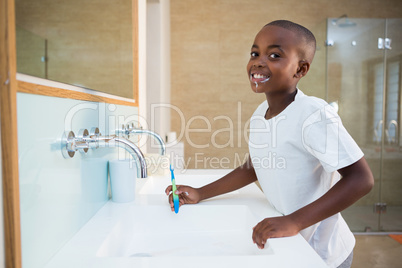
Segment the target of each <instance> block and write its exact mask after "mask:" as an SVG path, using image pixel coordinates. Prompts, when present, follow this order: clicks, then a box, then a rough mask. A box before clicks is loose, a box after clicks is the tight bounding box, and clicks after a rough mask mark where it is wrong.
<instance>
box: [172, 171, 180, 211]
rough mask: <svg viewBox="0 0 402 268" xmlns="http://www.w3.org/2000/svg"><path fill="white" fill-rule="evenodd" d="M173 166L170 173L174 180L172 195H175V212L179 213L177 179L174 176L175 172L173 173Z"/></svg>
mask: <svg viewBox="0 0 402 268" xmlns="http://www.w3.org/2000/svg"><path fill="white" fill-rule="evenodd" d="M173 170H174V169H173V166H172V165H170V175H171V180H172V196H173V205H174V212H175V213H176V214H177V213H179V196H178V195H177V194H176V190H177V188H176V181H175V178H174V173H173Z"/></svg>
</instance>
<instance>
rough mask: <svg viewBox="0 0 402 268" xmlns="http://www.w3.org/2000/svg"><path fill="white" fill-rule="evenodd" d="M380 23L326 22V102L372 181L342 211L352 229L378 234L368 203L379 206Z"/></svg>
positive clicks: (382, 25)
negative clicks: (334, 109) (371, 185)
mask: <svg viewBox="0 0 402 268" xmlns="http://www.w3.org/2000/svg"><path fill="white" fill-rule="evenodd" d="M385 25H386V20H385V19H348V18H345V17H343V18H340V19H339V18H338V19H335V18H329V19H328V20H327V41H326V45H327V101H328V102H337V103H338V106H339V111H338V113H339V115H340V117H341V118H342V122H343V124H344V126H345V127H346V129H347V130H348V131H349V133H350V134H351V135H352V137H353V138H354V139H355V141H356V142H357V143H358V145H359V146H360V148H361V149H362V150H363V152H364V154H365V157H366V159H367V161H368V163H369V165H370V168H371V170H372V172H373V175H374V178H375V186H374V188H373V190H372V191H371V192H370V193H369V194H368V195H367V196H365V197H363V198H362V199H361V200H359V201H358V202H357V203H356V204H354V205H353V206H351V207H350V208H348V209H346V210H345V211H343V212H342V215H343V216H344V218H345V220H346V221H347V222H348V224H349V226H350V228H351V229H352V231H355V232H364V231H379V229H380V228H379V219H380V217H379V215H380V214H378V213H375V212H373V207H374V204H377V203H381V201H380V200H381V199H380V195H381V193H382V189H381V178H382V159H381V157H382V154H383V152H382V145H383V144H382V143H383V136H384V135H383V132H384V131H383V125H384V124H383V116H384V113H383V110H384V109H383V105H384V104H383V92H384V79H383V77H384V72H385V67H384V53H385V50H384V49H379V48H378V45H379V42H378V40H379V38H384V36H385Z"/></svg>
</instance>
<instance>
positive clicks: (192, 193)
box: [165, 185, 200, 211]
mask: <svg viewBox="0 0 402 268" xmlns="http://www.w3.org/2000/svg"><path fill="white" fill-rule="evenodd" d="M176 188H177V190H176V194H177V195H178V196H179V206H181V205H184V204H197V203H198V202H200V194H199V192H198V190H197V189H195V188H193V187H190V186H185V185H177V186H176ZM165 193H166V195H168V196H169V204H170V208H171V210H172V211H174V205H173V195H172V185H169V186H168V187H167V188H166V190H165Z"/></svg>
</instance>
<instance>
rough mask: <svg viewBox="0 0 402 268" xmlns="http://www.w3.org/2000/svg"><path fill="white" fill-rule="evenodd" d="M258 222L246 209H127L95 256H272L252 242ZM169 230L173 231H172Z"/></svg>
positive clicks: (267, 250)
mask: <svg viewBox="0 0 402 268" xmlns="http://www.w3.org/2000/svg"><path fill="white" fill-rule="evenodd" d="M256 222H257V220H256V217H255V216H254V215H253V214H252V212H251V211H250V210H249V208H248V207H247V206H240V205H239V206H238V205H223V206H207V205H196V206H191V205H187V206H183V207H181V208H180V211H179V213H178V214H175V213H174V212H171V211H170V210H169V209H167V207H166V206H147V207H136V208H135V209H132V210H130V213H128V214H127V215H126V216H125V217H124V218H123V219H122V220H121V221H119V223H118V224H116V225H115V227H114V228H113V230H112V232H111V233H110V234H109V235H108V236H107V237H106V239H105V240H104V241H103V243H102V244H101V246H100V248H99V249H98V251H97V257H131V258H143V257H164V256H167V257H169V256H232V255H236V256H246V255H247V256H249V255H270V254H273V251H272V250H271V249H270V248H269V247H267V248H266V249H264V250H260V249H258V248H257V246H256V245H255V244H253V242H252V228H253V227H254V225H255V224H256ZM171 226H174V228H172V227H171Z"/></svg>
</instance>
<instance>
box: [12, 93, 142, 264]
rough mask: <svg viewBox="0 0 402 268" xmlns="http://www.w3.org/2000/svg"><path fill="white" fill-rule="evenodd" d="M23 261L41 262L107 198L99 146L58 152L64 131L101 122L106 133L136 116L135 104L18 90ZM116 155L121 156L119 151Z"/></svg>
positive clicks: (112, 152)
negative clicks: (68, 154) (65, 153)
mask: <svg viewBox="0 0 402 268" xmlns="http://www.w3.org/2000/svg"><path fill="white" fill-rule="evenodd" d="M17 117H18V144H19V148H18V149H19V152H18V153H19V174H20V204H21V207H20V212H21V237H22V262H23V267H43V266H44V264H45V263H46V262H47V261H48V260H49V259H50V258H51V257H52V256H53V255H54V254H55V253H56V252H57V251H58V250H59V249H60V248H61V247H62V246H63V245H64V243H65V242H67V241H68V240H69V239H70V238H71V237H72V236H73V235H74V234H75V233H76V232H77V231H78V230H79V229H80V228H81V227H82V226H83V225H84V224H85V223H86V222H87V220H88V219H90V218H91V217H92V216H93V215H94V214H95V213H96V212H97V210H98V209H99V208H101V207H102V206H103V205H104V204H105V203H106V202H107V201H108V199H109V196H108V178H107V160H108V159H111V158H117V157H118V153H119V152H120V153H121V150H117V149H114V148H99V149H96V150H89V152H88V153H87V154H81V153H79V152H77V153H76V154H75V156H74V157H73V158H68V159H66V158H64V157H63V156H62V153H61V149H60V148H61V137H62V134H63V132H64V131H69V130H72V131H74V133H75V134H77V133H78V131H79V130H80V129H83V128H87V129H88V130H90V128H91V127H99V128H100V131H101V133H102V134H103V135H108V134H111V133H113V132H114V130H115V129H117V126H118V125H121V124H123V123H130V122H135V121H137V120H138V107H134V106H122V105H115V104H105V103H98V102H88V101H80V100H72V99H64V98H57V97H49V96H41V95H32V94H26V93H18V94H17ZM120 156H123V157H124V156H125V154H124V155H120Z"/></svg>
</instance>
